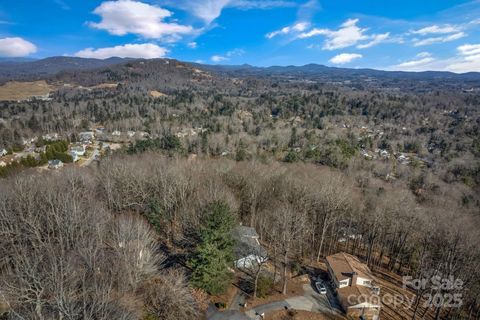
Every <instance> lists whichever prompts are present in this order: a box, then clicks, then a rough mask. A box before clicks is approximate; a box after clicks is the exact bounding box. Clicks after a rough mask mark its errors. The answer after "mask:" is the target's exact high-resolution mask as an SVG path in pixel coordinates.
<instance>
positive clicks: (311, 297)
mask: <svg viewBox="0 0 480 320" xmlns="http://www.w3.org/2000/svg"><path fill="white" fill-rule="evenodd" d="M303 290H304V292H305V293H304V295H303V296H298V297H291V298H288V299H285V300H282V301H277V302H272V303H267V304H263V305H259V306H256V307H255V308H252V309H251V310H249V311H247V312H246V315H247V316H248V317H249V318H250V319H257V318H258V316H257V315H259V314H262V313H268V312H272V311H276V310H282V309H295V310H304V311H309V312H317V313H323V314H325V313H327V314H337V315H342V313H341V312H339V311H337V310H335V309H334V308H332V307H331V305H330V302H329V299H328V298H327V295H322V294H319V293H318V292H316V291H315V290H314V289H313V287H312V286H311V285H310V284H304V285H303Z"/></svg>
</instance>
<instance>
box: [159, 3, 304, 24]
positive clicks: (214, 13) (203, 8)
mask: <svg viewBox="0 0 480 320" xmlns="http://www.w3.org/2000/svg"><path fill="white" fill-rule="evenodd" d="M164 2H166V3H167V4H168V5H171V6H172V7H177V8H180V9H182V10H186V11H188V12H190V13H191V14H192V15H194V16H196V17H198V18H200V19H201V20H203V22H204V23H205V24H210V23H211V22H212V21H214V20H215V19H217V18H218V17H219V16H220V15H221V14H222V11H223V9H225V8H227V7H229V8H237V9H241V10H249V9H264V10H265V9H271V8H276V7H292V6H296V5H297V4H296V3H295V2H294V1H282V0H202V1H199V0H196V1H192V0H167V1H164Z"/></svg>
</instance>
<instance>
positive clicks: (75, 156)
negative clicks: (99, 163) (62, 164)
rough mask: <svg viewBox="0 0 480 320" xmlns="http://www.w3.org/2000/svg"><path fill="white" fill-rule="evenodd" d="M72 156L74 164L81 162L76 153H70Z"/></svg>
mask: <svg viewBox="0 0 480 320" xmlns="http://www.w3.org/2000/svg"><path fill="white" fill-rule="evenodd" d="M70 155H71V156H72V159H73V162H77V161H78V160H80V158H79V157H78V154H77V152H76V151H73V150H72V151H70Z"/></svg>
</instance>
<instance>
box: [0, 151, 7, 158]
mask: <svg viewBox="0 0 480 320" xmlns="http://www.w3.org/2000/svg"><path fill="white" fill-rule="evenodd" d="M7 153H8V151H7V150H5V149H0V157H3V156H6V155H7Z"/></svg>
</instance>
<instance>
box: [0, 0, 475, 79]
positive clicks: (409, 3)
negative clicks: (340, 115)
mask: <svg viewBox="0 0 480 320" xmlns="http://www.w3.org/2000/svg"><path fill="white" fill-rule="evenodd" d="M55 55H68V56H79V57H92V58H101V59H103V58H107V57H109V56H121V57H145V58H157V57H169V58H175V59H179V60H183V61H195V62H201V63H210V64H243V63H248V64H252V65H257V66H270V65H303V64H307V63H319V64H325V65H329V66H338V67H349V68H376V69H384V70H409V71H423V70H446V71H453V72H468V71H480V0H473V1H472V0H468V1H462V0H457V1H450V0H402V1H398V0H297V1H293V0H139V1H134V0H118V1H117V0H115V1H99V0H35V1H33V0H15V1H13V0H1V1H0V56H1V57H33V58H43V57H48V56H55Z"/></svg>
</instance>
